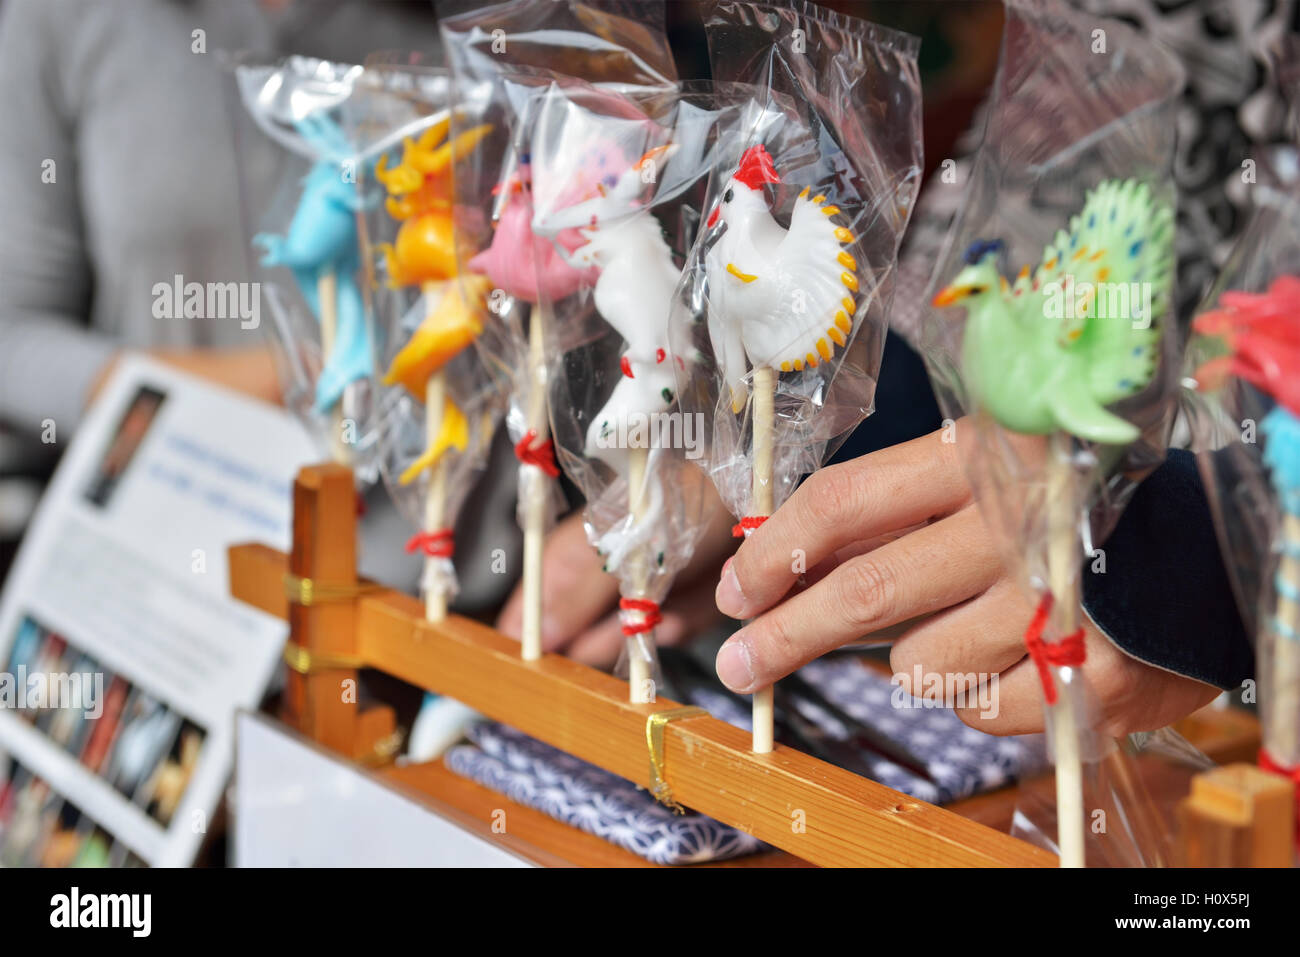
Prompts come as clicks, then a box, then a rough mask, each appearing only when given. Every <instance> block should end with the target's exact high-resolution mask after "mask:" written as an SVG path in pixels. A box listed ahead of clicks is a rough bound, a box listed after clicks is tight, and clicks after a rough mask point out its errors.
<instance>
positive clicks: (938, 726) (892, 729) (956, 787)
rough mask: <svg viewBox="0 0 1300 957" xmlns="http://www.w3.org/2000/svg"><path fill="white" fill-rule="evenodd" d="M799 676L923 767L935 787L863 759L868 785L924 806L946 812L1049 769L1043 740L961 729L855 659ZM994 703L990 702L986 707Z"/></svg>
mask: <svg viewBox="0 0 1300 957" xmlns="http://www.w3.org/2000/svg"><path fill="white" fill-rule="evenodd" d="M799 674H800V676H802V677H803V679H804V680H805V681H807V682H808V683H809V684H811V685H815V686H816V687H817V689H818V690H819V691H821V693H822V694H823V695H825V696H826V698H827V699H828V700H830V701H831V703H833V704H835V705H838V706H839V707H840V709H841V710H843V711H845V712H847V713H848V714H849V716H850V717H853V718H856V719H857V720H858V721H861V722H862V723H863V724H865V725H870V726H871V727H872V728H875V729H876V730H877V731H880V732H882V733H884V734H885V735H888V736H889V737H890V738H891V739H893V740H894V741H897V742H899V743H900V744H902V745H903V747H905V748H906V749H907V750H908V751H909V752H910V753H911V754H913V755H915V756H916V758H917V759H918V760H919V761H920V763H921V764H923V765H925V769H926V770H927V771H929V772H930V777H932V778H934V783H931V782H929V781H927V780H925V779H924V778H921V777H917V776H916V775H915V774H913V773H912V772H911V771H908V770H906V769H905V768H901V767H899V766H898V765H897V764H894V763H893V762H891V761H889V760H888V759H887V758H877V757H874V756H873V755H870V754H868V755H865V757H866V759H867V762H868V763H869V764H870V765H871V769H872V773H871V777H872V779H873V780H876V781H879V782H880V783H881V784H885V785H888V786H889V787H891V788H893V789H894V790H896V791H902V792H903V793H904V794H910V795H912V797H915V798H920V799H921V800H922V801H929V802H930V803H931V804H948V803H950V802H952V801H957V800H960V799H961V798H965V797H970V796H971V795H972V794H979V793H981V792H984V791H992V790H994V789H995V788H1000V787H1004V786H1005V785H1008V784H1010V783H1011V782H1012V781H1014V780H1016V779H1017V778H1019V777H1022V776H1025V775H1027V774H1031V773H1033V772H1035V771H1038V770H1039V769H1041V768H1043V767H1045V766H1046V764H1047V753H1046V748H1045V747H1044V744H1043V736H1042V735H1041V734H1032V735H1018V736H1011V737H997V736H995V735H991V734H985V733H984V732H983V731H977V730H975V729H974V728H971V727H968V726H967V725H965V724H963V723H962V720H961V719H960V718H958V717H957V715H956V714H955V713H954V712H953V710H952V709H951V708H945V707H943V706H942V705H941V704H940V703H939V702H936V701H932V700H927V699H924V698H923V699H914V698H913V697H912V696H911V695H909V694H908V693H907V692H906V691H904V690H903V689H902V688H901V687H900V686H899V685H897V684H896V683H894V682H892V681H891V680H890V679H889V677H887V676H885V675H882V674H878V673H877V672H874V671H872V670H871V669H869V668H864V667H863V666H862V663H861V662H860V661H859V660H858V659H857V658H854V657H837V658H822V659H819V660H817V661H814V662H812V663H810V664H807V665H805V666H804V667H803V668H802V669H801V670H800V672H799ZM996 700H997V698H996V696H994V697H993V698H992V699H991V700H990V706H992V705H993V703H994V702H996ZM827 717H828V719H829V721H831V722H833V721H834V719H833V718H829V716H827ZM823 723H825V722H823ZM828 730H830V731H831V733H832V734H834V733H836V732H835V730H834V729H833V728H830V727H828Z"/></svg>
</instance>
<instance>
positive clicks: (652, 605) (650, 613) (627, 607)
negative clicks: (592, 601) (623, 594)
mask: <svg viewBox="0 0 1300 957" xmlns="http://www.w3.org/2000/svg"><path fill="white" fill-rule="evenodd" d="M618 607H619V608H621V609H623V610H624V611H639V612H640V613H641V620H640V621H637V622H628V623H626V624H624V625H623V634H624V635H625V636H626V637H628V638H631V637H632V636H633V635H642V634H645V633H646V632H647V631H652V630H653V629H654V626H655V625H657V624H659V622H661V621H663V620H664V616H663V615H661V614H660V613H659V603H658V602H654V601H651V600H650V599H648V598H620V599H619V600H618Z"/></svg>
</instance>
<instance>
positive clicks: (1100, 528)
mask: <svg viewBox="0 0 1300 957" xmlns="http://www.w3.org/2000/svg"><path fill="white" fill-rule="evenodd" d="M1094 31H1101V33H1102V34H1104V42H1105V44H1106V51H1107V52H1106V53H1105V55H1102V54H1099V53H1095V52H1094V53H1089V52H1086V51H1089V50H1092V49H1093V47H1094V45H1095V44H1096V43H1097V42H1098V34H1095V33H1094ZM1081 51H1085V52H1081ZM1182 82H1183V74H1182V70H1181V67H1180V66H1179V64H1178V63H1177V61H1176V60H1174V59H1173V57H1172V56H1170V55H1169V54H1168V53H1167V52H1165V51H1164V50H1163V49H1161V48H1160V47H1158V46H1156V45H1155V44H1153V43H1151V42H1150V41H1147V40H1145V39H1143V38H1142V37H1141V36H1140V35H1138V34H1137V33H1135V32H1134V31H1133V30H1131V29H1130V28H1129V27H1127V26H1125V25H1123V24H1121V23H1118V22H1112V21H1103V20H1098V19H1097V18H1095V17H1091V16H1085V15H1083V14H1081V13H1079V12H1078V11H1076V10H1074V9H1073V8H1071V7H1069V6H1068V5H1067V4H1065V3H1062V2H1057V0H1007V3H1006V21H1005V27H1004V32H1003V43H1002V53H1001V61H1000V64H999V68H998V73H997V77H996V80H995V83H994V88H993V92H992V97H991V103H990V108H989V110H988V113H987V125H986V128H985V129H984V131H983V134H984V135H983V140H982V144H981V146H980V148H979V150H978V152H977V154H976V156H975V160H974V164H973V168H972V172H971V176H970V180H969V183H968V185H967V187H966V189H965V201H964V205H963V206H962V209H961V211H960V213H959V214H958V216H957V218H956V220H955V222H954V225H953V227H952V229H951V231H950V232H949V235H948V237H947V240H946V242H945V244H944V247H943V251H942V253H941V254H940V256H939V259H938V261H937V264H936V268H935V271H934V277H933V279H932V281H931V285H930V289H929V291H928V293H927V302H928V300H929V298H930V297H931V296H933V295H934V294H935V293H937V292H938V291H939V290H940V289H941V288H943V287H945V286H947V285H948V284H949V283H950V282H952V281H953V280H954V277H956V276H957V275H958V274H959V273H960V272H961V271H962V269H963V268H964V267H965V266H967V265H968V260H967V258H966V257H967V252H968V250H971V249H972V248H973V244H975V243H977V242H986V241H990V240H999V241H1001V243H1002V244H1003V248H1002V251H1001V253H1000V254H999V256H1000V258H999V262H998V270H999V272H1000V273H1001V275H1002V276H1003V277H1004V278H1005V279H1006V280H1008V281H1014V280H1015V279H1016V278H1017V274H1018V273H1019V272H1020V270H1021V269H1022V267H1023V268H1025V269H1026V270H1029V271H1030V272H1029V273H1027V275H1029V276H1030V279H1031V280H1032V278H1033V276H1034V274H1035V272H1036V270H1037V269H1038V268H1040V264H1042V263H1043V262H1044V259H1045V256H1046V252H1045V251H1046V249H1047V247H1048V246H1049V245H1050V244H1052V243H1053V242H1054V241H1055V239H1056V237H1057V234H1058V231H1060V230H1063V229H1066V228H1067V226H1068V224H1069V223H1070V220H1071V217H1072V216H1074V215H1075V214H1077V213H1079V211H1080V210H1082V209H1083V207H1084V203H1085V199H1086V196H1087V194H1088V193H1089V191H1090V190H1093V189H1095V188H1096V187H1097V186H1098V185H1099V184H1101V183H1102V182H1104V181H1106V180H1136V181H1138V182H1139V183H1141V184H1144V185H1145V186H1146V187H1147V188H1148V189H1149V190H1150V196H1151V197H1152V200H1153V202H1154V203H1155V204H1157V205H1159V204H1163V205H1165V206H1167V207H1168V209H1169V212H1170V215H1171V216H1172V212H1173V208H1174V206H1173V204H1174V196H1175V190H1174V184H1173V180H1172V164H1173V156H1174V153H1173V150H1174V137H1175V117H1176V108H1177V95H1178V93H1179V91H1180V90H1181V87H1182ZM1165 229H1166V230H1168V231H1169V233H1171V232H1172V220H1170V221H1169V223H1168V224H1167V225H1166V226H1165ZM1169 233H1166V234H1165V235H1164V237H1163V238H1164V239H1165V240H1166V241H1168V242H1169V243H1170V257H1172V239H1171V238H1170V235H1169ZM1171 261H1172V260H1171ZM1167 272H1168V274H1169V279H1168V281H1165V282H1161V283H1147V284H1146V285H1147V286H1151V287H1153V288H1152V290H1151V295H1150V297H1149V300H1148V301H1149V303H1150V309H1151V310H1152V311H1153V312H1154V313H1155V314H1156V315H1161V314H1162V311H1163V318H1162V319H1161V320H1160V323H1161V324H1162V330H1163V332H1164V333H1166V334H1163V335H1162V336H1161V339H1160V344H1159V347H1158V349H1157V350H1156V353H1157V355H1156V360H1155V369H1154V373H1153V374H1152V375H1151V377H1150V380H1149V382H1148V384H1147V385H1146V386H1145V388H1142V389H1141V390H1140V391H1139V392H1137V393H1136V394H1133V395H1130V396H1129V397H1127V398H1124V399H1122V400H1121V401H1119V402H1118V403H1115V404H1113V405H1110V406H1108V407H1107V408H1108V410H1109V411H1111V412H1113V413H1114V414H1115V415H1117V416H1119V417H1120V418H1122V419H1124V420H1125V421H1127V422H1129V423H1131V424H1132V425H1133V426H1135V427H1136V429H1137V430H1138V432H1139V437H1138V438H1137V439H1136V440H1134V441H1132V442H1129V443H1127V444H1124V445H1101V444H1097V443H1094V442H1088V441H1083V440H1081V439H1078V438H1075V437H1073V436H1071V435H1070V434H1069V433H1067V432H1064V431H1060V430H1058V431H1057V432H1056V433H1054V434H1052V435H1021V434H1017V433H1014V432H1011V431H1009V430H1008V429H1007V428H1005V427H1003V426H1002V425H1000V424H999V423H998V422H997V421H996V420H995V419H994V417H993V416H992V414H991V413H990V412H989V411H988V410H987V409H984V408H982V407H981V406H980V404H979V402H978V400H977V399H976V398H975V397H974V396H973V395H971V394H970V393H969V390H968V389H967V388H966V386H965V382H964V378H963V370H962V358H963V353H962V340H963V335H964V333H965V325H966V318H965V317H966V313H965V312H964V311H962V310H959V309H956V308H951V307H950V308H946V309H939V308H937V307H933V306H931V307H929V308H928V311H927V314H926V316H925V319H924V321H923V325H922V328H921V330H920V339H921V343H920V344H921V346H922V350H923V354H924V357H925V359H926V363H927V367H928V369H929V371H930V375H931V379H932V382H933V384H934V387H935V391H936V393H937V395H938V397H939V401H940V406H941V408H942V409H943V411H944V414H945V416H948V417H949V419H951V420H959V419H960V420H961V421H956V422H955V425H952V426H951V429H952V430H954V431H953V432H952V437H953V438H954V439H955V440H956V441H957V442H958V443H959V444H961V445H963V446H964V447H965V448H966V449H967V450H968V454H967V463H968V473H969V477H970V480H971V484H972V486H973V488H974V490H975V494H976V497H977V499H978V501H979V504H980V507H981V509H982V511H983V512H984V514H985V516H986V520H987V523H988V525H989V527H990V529H991V531H992V532H993V534H994V535H995V536H996V537H997V539H998V542H999V547H1000V551H1001V552H1002V554H1003V556H1004V560H1005V561H1006V562H1007V564H1008V567H1009V569H1010V570H1011V571H1012V573H1013V574H1014V575H1015V576H1016V577H1017V579H1018V580H1019V581H1020V582H1021V583H1022V584H1023V585H1024V587H1025V590H1026V592H1027V594H1028V596H1029V597H1030V598H1031V599H1032V601H1033V602H1034V604H1035V605H1038V606H1039V609H1040V612H1045V613H1046V621H1045V623H1044V628H1043V629H1042V632H1041V637H1042V639H1043V640H1044V641H1045V642H1046V643H1047V644H1048V645H1053V644H1056V643H1058V642H1060V641H1061V639H1062V638H1063V636H1065V635H1067V634H1070V633H1072V632H1073V631H1074V630H1075V629H1076V628H1077V627H1078V626H1079V625H1080V624H1081V623H1082V620H1083V614H1082V611H1081V610H1080V608H1079V604H1078V601H1079V596H1080V593H1081V576H1082V575H1083V574H1090V573H1100V571H1099V569H1103V568H1104V565H1102V564H1098V563H1097V562H1096V561H1090V559H1093V558H1095V556H1097V555H1098V554H1099V553H1098V552H1097V551H1096V550H1097V548H1099V547H1100V546H1101V545H1102V543H1103V541H1104V539H1105V537H1106V535H1107V534H1108V533H1109V532H1110V530H1111V529H1112V528H1113V527H1114V524H1115V522H1116V521H1117V520H1118V518H1119V515H1120V513H1121V511H1122V509H1123V507H1124V505H1125V503H1126V502H1127V500H1128V498H1129V497H1130V496H1131V494H1132V492H1133V490H1134V489H1135V488H1136V486H1137V484H1138V482H1140V481H1141V479H1142V478H1144V477H1145V476H1146V475H1147V474H1148V473H1149V472H1150V471H1152V470H1153V469H1154V468H1155V467H1157V466H1158V465H1159V464H1160V463H1161V462H1162V461H1163V460H1164V457H1165V454H1166V449H1167V444H1168V438H1169V432H1170V428H1171V425H1172V420H1173V411H1174V407H1175V402H1174V392H1175V390H1176V387H1177V383H1178V379H1179V376H1180V371H1179V362H1178V358H1177V355H1178V344H1179V341H1180V338H1181V337H1180V335H1179V334H1178V332H1177V329H1176V317H1175V316H1173V315H1172V314H1171V312H1170V311H1169V310H1168V304H1169V303H1170V302H1172V291H1173V290H1172V268H1170V269H1169V270H1167ZM1157 286H1159V287H1161V288H1154V287H1157ZM1035 288H1036V287H1035ZM1003 291H1004V294H1006V295H1008V296H1010V295H1011V293H1010V292H1009V291H1007V289H1006V287H1005V286H1004V287H1003ZM1043 321H1050V322H1057V323H1059V322H1061V321H1062V320H1061V319H1059V318H1049V317H1047V316H1046V315H1044V317H1043ZM1010 337H1011V333H1010V332H1008V340H1009V341H1008V343H1007V349H1008V356H1010V355H1011V350H1014V349H1016V348H1018V346H1017V343H1015V342H1014V341H1010ZM962 416H967V418H966V419H962ZM963 429H970V430H974V432H973V435H972V436H966V437H965V439H966V441H963V437H962V436H961V434H960V433H961V430H963ZM1064 542H1068V549H1065V545H1064V544H1063V543H1064ZM1063 549H1064V550H1063ZM1054 550H1055V555H1054V554H1053V552H1054ZM1085 569H1086V570H1085ZM1049 595H1051V596H1052V597H1055V598H1057V599H1058V600H1056V601H1054V602H1044V601H1043V599H1044V598H1045V597H1046V596H1049ZM1061 596H1065V598H1066V599H1067V600H1064V601H1063V600H1060V598H1061ZM1029 624H1030V622H1029V621H1028V620H1027V621H1026V622H1025V625H1026V626H1028V625H1029ZM1049 670H1050V677H1051V681H1052V684H1053V686H1054V688H1055V690H1056V693H1057V695H1058V701H1057V704H1056V705H1055V709H1053V708H1051V707H1049V708H1048V709H1047V722H1046V723H1047V729H1048V738H1049V747H1050V748H1051V750H1052V754H1053V756H1054V758H1057V757H1059V756H1060V755H1061V748H1062V746H1063V744H1064V747H1066V748H1067V749H1069V752H1070V753H1071V754H1074V753H1077V755H1078V757H1079V759H1080V760H1081V761H1082V763H1083V766H1084V770H1083V778H1084V790H1085V794H1084V797H1083V802H1084V803H1083V807H1084V808H1085V809H1093V808H1095V807H1098V806H1100V803H1099V802H1102V800H1103V799H1102V796H1101V794H1100V793H1099V792H1098V787H1099V786H1100V785H1099V784H1098V781H1099V780H1102V779H1101V778H1099V777H1098V775H1100V774H1104V773H1105V770H1104V768H1103V767H1102V765H1103V764H1104V765H1105V767H1107V768H1111V767H1118V766H1119V765H1116V764H1115V762H1122V761H1124V758H1125V752H1124V749H1117V748H1116V747H1115V745H1114V742H1113V741H1112V740H1111V739H1110V738H1108V737H1106V736H1105V735H1103V734H1100V733H1098V731H1097V722H1096V718H1097V714H1098V707H1097V704H1096V701H1095V700H1094V697H1093V694H1092V692H1091V691H1090V689H1089V688H1088V687H1087V683H1086V681H1085V680H1084V677H1083V673H1082V671H1081V669H1080V668H1078V667H1069V666H1066V667H1055V666H1051V667H1050V668H1049ZM1061 709H1069V712H1070V713H1069V715H1066V716H1063V715H1061V714H1054V713H1053V712H1054V710H1055V711H1060V710H1061ZM1058 728H1064V729H1066V730H1067V733H1070V736H1071V738H1072V740H1071V741H1068V742H1064V743H1063V742H1061V741H1058V740H1055V738H1056V737H1057V734H1056V729H1058ZM1170 733H1171V734H1172V732H1170ZM1148 803H1149V802H1148ZM1030 810H1032V809H1030ZM1134 813H1136V811H1135V812H1134ZM1089 823H1091V822H1089ZM1042 831H1043V833H1045V834H1046V833H1052V834H1054V833H1055V826H1054V825H1053V826H1052V827H1043V828H1042ZM1117 837H1118V838H1119V839H1120V840H1131V839H1132V835H1131V834H1130V833H1129V832H1128V831H1126V830H1124V829H1114V828H1111V829H1109V830H1104V831H1101V832H1099V831H1098V830H1097V829H1096V828H1094V827H1089V828H1088V829H1087V831H1086V833H1085V845H1086V855H1087V859H1088V861H1089V863H1097V862H1099V861H1103V860H1107V861H1115V860H1121V859H1122V860H1126V861H1130V862H1131V861H1137V860H1154V859H1155V857H1154V856H1153V855H1154V854H1155V850H1154V849H1153V848H1146V849H1144V848H1136V847H1129V848H1127V849H1125V850H1123V851H1122V852H1121V851H1120V850H1118V849H1117V848H1116V847H1114V846H1110V847H1107V848H1104V849H1103V847H1102V846H1101V845H1103V844H1106V842H1107V841H1110V842H1111V843H1112V844H1113V843H1114V839H1115V838H1117ZM1046 843H1049V844H1050V843H1051V842H1046ZM1053 850H1055V847H1054V846H1053Z"/></svg>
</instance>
